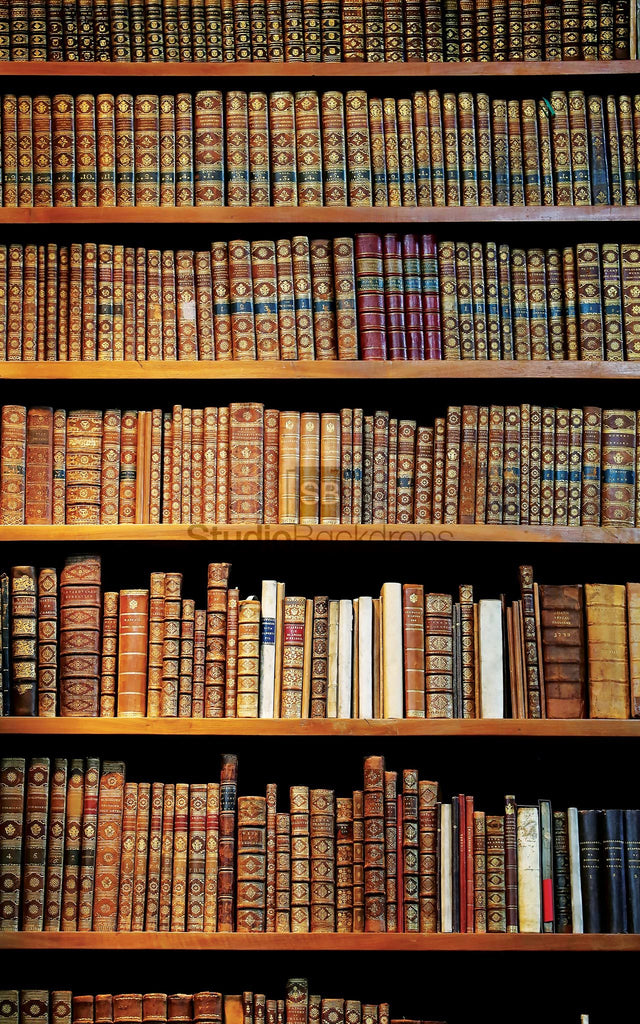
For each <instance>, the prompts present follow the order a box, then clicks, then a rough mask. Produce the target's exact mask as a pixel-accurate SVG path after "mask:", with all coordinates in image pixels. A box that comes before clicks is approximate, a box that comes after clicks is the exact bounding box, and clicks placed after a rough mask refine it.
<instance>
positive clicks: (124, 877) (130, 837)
mask: <svg viewBox="0 0 640 1024" xmlns="http://www.w3.org/2000/svg"><path fill="white" fill-rule="evenodd" d="M137 818H138V783H137V782H125V784H124V796H123V811H122V842H121V854H120V877H119V894H118V925H117V930H118V931H119V932H130V931H131V920H132V914H133V877H134V870H135V857H136V845H137V835H136V822H137ZM172 827H173V825H172Z"/></svg>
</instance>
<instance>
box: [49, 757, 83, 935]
mask: <svg viewBox="0 0 640 1024" xmlns="http://www.w3.org/2000/svg"><path fill="white" fill-rule="evenodd" d="M83 802H84V762H83V760H82V758H73V759H72V760H71V762H70V765H69V773H68V781H67V799H66V817H65V828H64V858H63V863H64V871H63V872H61V874H62V899H61V914H60V918H59V921H60V924H59V927H60V930H61V931H63V932H69V931H70V932H74V931H76V928H77V918H78V893H79V880H80V844H81V837H82V807H83ZM52 923H53V918H52ZM50 930H52V931H54V930H57V928H55V929H54V928H53V927H52V928H51V929H50Z"/></svg>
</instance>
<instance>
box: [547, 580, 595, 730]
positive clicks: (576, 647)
mask: <svg viewBox="0 0 640 1024" xmlns="http://www.w3.org/2000/svg"><path fill="white" fill-rule="evenodd" d="M540 605H541V623H540V625H541V632H542V653H543V669H544V672H543V677H544V701H545V714H546V717H547V718H584V717H585V709H586V669H585V650H584V626H583V615H584V613H583V598H582V587H581V586H573V587H570V586H549V585H545V586H541V587H540Z"/></svg>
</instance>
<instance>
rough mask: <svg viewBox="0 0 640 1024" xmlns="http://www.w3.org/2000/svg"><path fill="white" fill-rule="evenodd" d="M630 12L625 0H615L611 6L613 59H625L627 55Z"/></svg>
mask: <svg viewBox="0 0 640 1024" xmlns="http://www.w3.org/2000/svg"><path fill="white" fill-rule="evenodd" d="M630 13H631V12H630V9H629V4H627V3H626V2H625V0H615V3H614V8H613V33H614V37H613V41H614V59H615V60H627V59H628V57H629V42H630V32H629V21H630Z"/></svg>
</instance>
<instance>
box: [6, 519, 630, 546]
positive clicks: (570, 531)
mask: <svg viewBox="0 0 640 1024" xmlns="http://www.w3.org/2000/svg"><path fill="white" fill-rule="evenodd" d="M127 540H129V541H149V542H157V541H205V542H206V541H208V542H214V541H215V542H217V541H246V540H249V541H251V540H254V541H256V540H257V541H358V542H362V541H423V542H428V541H446V542H448V543H451V542H456V541H458V542H460V541H463V542H471V543H492V544H496V543H498V544H505V543H506V544H640V529H632V528H623V527H613V526H611V527H601V526H484V525H479V526H474V525H469V526H467V525H443V524H441V523H439V524H435V525H428V526H422V525H415V524H412V525H406V526H391V525H387V524H385V523H379V524H374V525H372V526H351V525H348V524H345V525H343V526H289V525H282V524H273V525H264V524H256V525H255V526H252V525H247V524H244V523H241V524H236V523H231V524H219V525H216V524H214V523H210V524H201V525H198V524H192V525H187V524H184V525H172V524H164V523H163V524H161V525H143V524H120V525H115V526H0V543H1V542H3V541H4V542H5V543H12V544H15V543H18V542H22V543H31V542H33V541H64V542H67V543H76V542H82V543H83V544H84V543H94V544H97V543H100V542H102V541H127Z"/></svg>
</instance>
